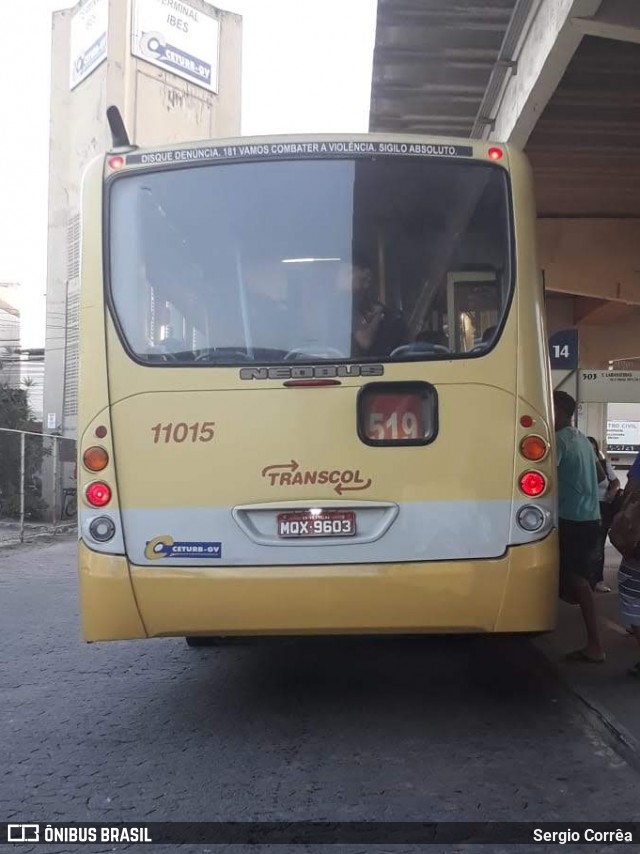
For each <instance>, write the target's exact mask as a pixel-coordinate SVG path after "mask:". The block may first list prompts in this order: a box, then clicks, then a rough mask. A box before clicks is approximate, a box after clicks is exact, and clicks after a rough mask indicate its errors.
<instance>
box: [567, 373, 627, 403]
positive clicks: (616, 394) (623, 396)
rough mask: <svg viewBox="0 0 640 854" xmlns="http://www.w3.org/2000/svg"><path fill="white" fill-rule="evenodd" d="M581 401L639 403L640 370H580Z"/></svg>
mask: <svg viewBox="0 0 640 854" xmlns="http://www.w3.org/2000/svg"><path fill="white" fill-rule="evenodd" d="M578 394H579V398H580V401H581V402H582V403H640V371H589V370H582V369H581V370H580V371H579V376H578Z"/></svg>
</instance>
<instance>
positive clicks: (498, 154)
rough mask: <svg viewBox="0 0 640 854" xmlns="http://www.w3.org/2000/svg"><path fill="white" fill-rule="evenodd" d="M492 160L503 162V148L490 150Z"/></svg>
mask: <svg viewBox="0 0 640 854" xmlns="http://www.w3.org/2000/svg"><path fill="white" fill-rule="evenodd" d="M487 154H488V155H489V159H490V160H502V154H503V151H502V149H501V148H495V147H494V148H490V149H489V151H488V152H487Z"/></svg>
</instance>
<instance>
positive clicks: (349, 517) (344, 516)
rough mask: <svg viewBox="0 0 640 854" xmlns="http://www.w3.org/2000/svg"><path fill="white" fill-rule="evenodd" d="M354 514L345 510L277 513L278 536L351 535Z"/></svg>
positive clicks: (354, 529) (354, 527)
mask: <svg viewBox="0 0 640 854" xmlns="http://www.w3.org/2000/svg"><path fill="white" fill-rule="evenodd" d="M355 532H356V514H355V513H354V512H353V511H345V510H322V511H320V512H319V513H318V512H315V513H314V512H313V511H311V510H299V511H296V512H294V513H278V536H279V537H353V535H354V534H355Z"/></svg>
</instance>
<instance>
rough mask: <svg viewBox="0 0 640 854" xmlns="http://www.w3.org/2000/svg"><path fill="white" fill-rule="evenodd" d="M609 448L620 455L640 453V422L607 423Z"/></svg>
mask: <svg viewBox="0 0 640 854" xmlns="http://www.w3.org/2000/svg"><path fill="white" fill-rule="evenodd" d="M607 448H608V449H609V450H610V451H617V452H618V453H625V452H626V453H636V452H637V451H640V421H607Z"/></svg>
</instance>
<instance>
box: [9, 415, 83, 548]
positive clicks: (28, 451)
mask: <svg viewBox="0 0 640 854" xmlns="http://www.w3.org/2000/svg"><path fill="white" fill-rule="evenodd" d="M76 474H77V470H76V442H75V439H68V438H66V437H64V436H56V435H53V434H49V433H32V432H29V431H28V430H11V429H8V428H6V427H0V545H8V544H11V543H23V542H25V541H27V540H33V539H35V538H37V537H38V536H43V535H47V534H53V533H57V532H59V531H60V532H61V531H65V530H73V529H74V528H75V526H76V525H77V507H78V501H77V482H76Z"/></svg>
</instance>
